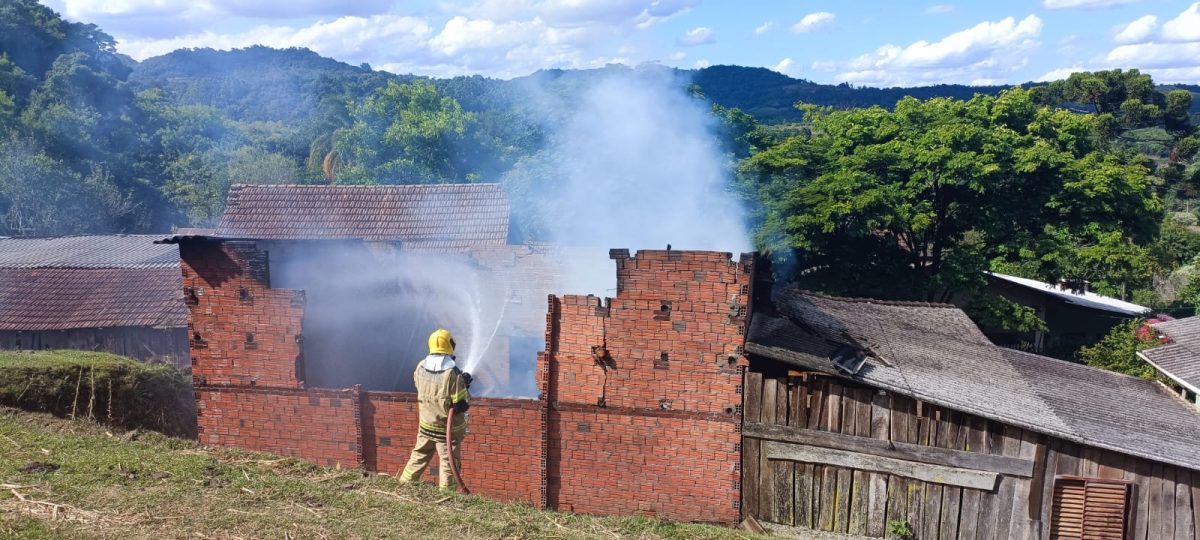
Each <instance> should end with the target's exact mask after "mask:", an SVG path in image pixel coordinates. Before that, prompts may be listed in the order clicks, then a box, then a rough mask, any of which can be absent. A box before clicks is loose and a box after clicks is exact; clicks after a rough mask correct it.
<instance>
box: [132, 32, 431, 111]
mask: <svg viewBox="0 0 1200 540" xmlns="http://www.w3.org/2000/svg"><path fill="white" fill-rule="evenodd" d="M412 79H414V77H413V76H411V75H406V76H402V75H394V74H391V73H386V72H381V71H373V70H372V69H371V66H369V65H367V64H363V65H361V66H352V65H350V64H346V63H344V62H339V61H337V60H334V59H332V58H326V57H323V56H321V55H319V54H317V53H315V52H312V51H310V50H308V49H272V48H269V47H261V46H255V47H249V48H246V49H238V50H233V51H217V50H213V49H180V50H177V51H174V52H172V53H169V54H165V55H163V56H157V57H154V58H149V59H147V60H145V61H143V62H141V63H138V64H137V65H136V66H134V69H133V72H132V73H131V74H130V76H129V83H130V84H131V85H132V86H133V87H134V88H135V89H136V90H146V89H150V88H161V89H163V90H164V91H166V92H167V94H168V95H169V96H171V98H172V99H173V100H174V101H176V102H177V103H180V104H190V105H206V106H209V107H213V108H215V109H217V110H219V111H222V112H224V113H225V115H226V116H228V117H229V118H231V119H235V120H244V121H271V120H275V121H282V122H298V121H303V120H305V119H307V118H308V117H309V116H311V115H312V114H313V113H314V112H315V111H316V109H317V107H318V106H319V104H320V101H321V99H322V98H325V97H335V98H339V99H342V98H360V97H362V96H364V95H366V94H369V93H370V92H371V91H373V90H375V89H376V88H380V87H382V86H384V85H385V84H387V82H388V81H389V80H394V81H397V82H409V81H411V80H412Z"/></svg>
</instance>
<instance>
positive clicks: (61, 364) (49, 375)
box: [0, 350, 196, 436]
mask: <svg viewBox="0 0 1200 540" xmlns="http://www.w3.org/2000/svg"><path fill="white" fill-rule="evenodd" d="M0 405H8V406H12V407H19V408H22V409H26V410H30V411H40V412H48V413H51V414H55V415H57V416H65V417H75V418H91V419H95V420H98V421H101V422H105V423H109V424H112V425H115V426H119V427H122V428H126V429H135V428H141V429H152V430H155V431H160V432H163V433H166V434H169V435H177V436H195V433H196V403H195V398H194V394H193V392H192V383H191V379H190V377H189V376H188V375H187V374H185V373H183V372H181V371H179V370H177V369H175V368H174V367H172V366H168V365H150V364H143V363H140V362H136V361H134V360H130V359H128V358H124V357H121V356H116V355H112V354H107V353H97V352H85V351H68V350H61V351H0Z"/></svg>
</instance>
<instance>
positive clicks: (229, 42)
mask: <svg viewBox="0 0 1200 540" xmlns="http://www.w3.org/2000/svg"><path fill="white" fill-rule="evenodd" d="M431 35H432V29H431V28H430V27H429V25H428V24H427V23H426V22H425V21H424V20H422V19H418V18H415V17H401V16H391V15H376V16H372V17H340V18H338V19H335V20H333V21H330V22H324V21H319V22H317V23H314V24H312V25H309V26H306V27H301V28H293V27H289V26H269V25H261V26H257V27H254V28H252V29H250V30H247V31H245V32H239V33H233V34H218V33H215V32H209V31H205V32H199V33H195V34H187V35H182V36H178V37H172V38H166V39H136V38H135V39H122V40H120V41H119V48H120V50H121V52H124V53H125V54H128V55H130V56H132V57H133V58H134V59H137V60H143V59H145V58H149V57H151V56H157V55H161V54H166V53H168V52H171V51H173V50H175V49H180V48H184V47H212V48H216V49H233V48H240V47H249V46H251V45H266V46H268V47H280V48H283V47H307V48H310V49H312V50H314V51H316V52H318V53H320V54H323V55H326V56H333V57H335V58H339V59H342V60H345V61H349V62H359V61H370V62H372V63H376V62H380V63H382V62H381V60H383V58H381V57H380V56H379V54H378V53H377V54H363V52H364V51H378V52H379V53H382V54H406V53H412V52H415V51H419V50H421V49H422V48H423V47H424V44H425V42H426V41H427V40H428V39H429V37H430V36H431ZM383 51H387V52H386V53H384V52H383ZM367 56H370V57H371V58H366V57H367Z"/></svg>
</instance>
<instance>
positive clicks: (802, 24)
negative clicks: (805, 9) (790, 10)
mask: <svg viewBox="0 0 1200 540" xmlns="http://www.w3.org/2000/svg"><path fill="white" fill-rule="evenodd" d="M835 18H837V15H835V14H833V13H830V12H828V11H818V12H816V13H809V14H808V15H805V16H804V18H802V19H800V21H799V22H797V23H796V24H793V25H792V33H793V34H804V33H807V32H813V31H816V30H820V29H822V28H824V27H826V26H829V24H830V23H832V22H833V20H834V19H835Z"/></svg>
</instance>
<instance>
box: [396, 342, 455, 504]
mask: <svg viewBox="0 0 1200 540" xmlns="http://www.w3.org/2000/svg"><path fill="white" fill-rule="evenodd" d="M454 360H455V356H454V336H452V335H450V332H449V331H448V330H445V329H438V330H436V331H434V332H433V333H432V334H430V335H429V356H426V357H425V359H424V360H422V361H421V363H419V364H417V369H416V371H415V372H414V373H413V379H414V381H415V382H416V386H417V403H418V406H417V409H418V414H419V425H418V427H417V444H416V447H414V448H413V451H412V456H411V457H410V458H409V459H408V465H406V466H405V467H404V472H402V473H401V474H400V481H402V482H416V481H418V480H420V479H421V474H422V473H424V472H425V468H426V467H428V466H429V462H430V460H432V459H433V452H434V450H437V454H438V462H439V466H438V486H439V487H441V488H442V489H445V490H450V491H453V490H455V489H457V487H458V486H457V483H456V482H455V481H454V475H453V473H452V471H451V470H450V461H449V460H450V459H451V457H450V456H451V454H453V456H454V458H453V459H454V463H456V464H457V463H461V459H462V454H461V450H460V446H461V442H462V439H463V435H464V434H466V431H467V415H466V412H467V409H468V408H469V407H470V398H471V395H470V393H469V392H468V390H467V389H468V388H469V387H470V386H471V374H469V373H466V372H464V371H462V370H460V369H458V366H457V365H455V363H454ZM451 408H453V409H454V426H453V427H452V428H451V439H452V440H453V441H454V447H453V448H446V416H447V415H448V413H449V412H450V409H451Z"/></svg>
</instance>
